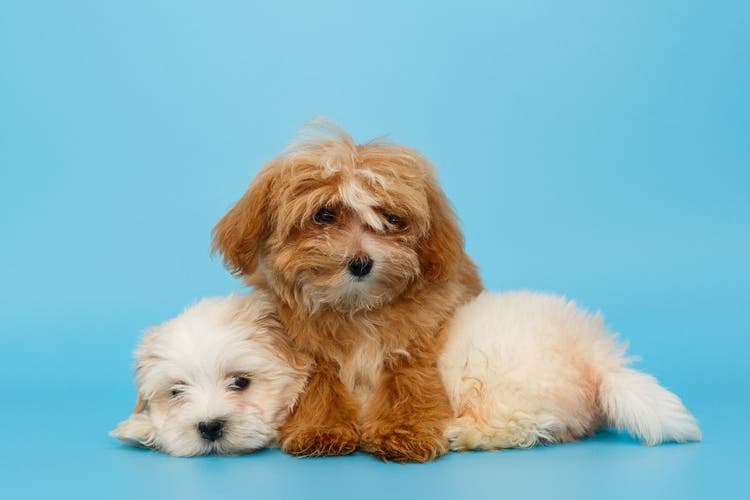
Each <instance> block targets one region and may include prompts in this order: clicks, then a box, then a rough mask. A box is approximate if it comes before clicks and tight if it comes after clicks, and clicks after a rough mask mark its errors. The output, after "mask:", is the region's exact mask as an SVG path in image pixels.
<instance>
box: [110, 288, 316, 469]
mask: <svg viewBox="0 0 750 500" xmlns="http://www.w3.org/2000/svg"><path fill="white" fill-rule="evenodd" d="M284 339H285V336H284V334H283V331H282V330H281V325H280V324H279V322H278V320H277V319H276V318H275V317H274V312H273V308H272V306H271V303H270V301H269V300H267V298H266V297H265V296H264V295H263V293H262V292H254V293H252V294H249V295H244V296H242V295H231V296H229V297H225V298H211V299H205V300H203V301H201V302H199V303H198V304H196V305H195V306H193V307H191V308H189V309H188V310H186V311H185V312H184V313H182V314H181V315H180V316H178V317H177V318H175V319H172V320H170V321H167V322H166V323H163V324H161V325H159V326H157V327H155V328H152V329H150V330H149V331H148V332H147V333H146V335H145V336H144V338H143V341H142V342H141V345H140V346H139V348H138V350H137V351H136V358H137V364H136V379H137V385H138V402H137V403H136V407H135V409H134V410H133V414H132V415H131V416H130V418H128V419H127V420H126V421H124V422H122V423H121V424H120V425H119V426H118V427H117V428H116V429H115V430H114V431H112V435H113V436H115V437H117V438H119V439H121V440H122V441H124V442H127V443H129V444H134V445H137V446H143V447H149V448H156V449H159V450H161V451H164V452H166V453H170V454H172V455H179V456H190V455H204V454H209V453H216V454H237V453H246V452H249V451H252V450H255V449H258V448H261V447H264V446H267V445H268V444H270V443H272V442H273V441H274V440H275V437H276V429H277V428H278V426H279V425H280V424H281V423H283V420H284V419H285V418H286V416H287V414H288V412H289V411H290V409H291V407H292V406H293V405H294V403H295V402H296V399H297V396H298V394H299V393H300V392H301V390H302V389H303V387H304V384H305V381H306V378H307V371H308V370H307V365H306V362H305V361H304V360H303V359H302V358H301V357H300V356H299V355H298V354H295V353H293V352H292V351H291V349H290V348H289V347H288V346H287V345H286V344H285V343H284V342H285V340H284Z"/></svg>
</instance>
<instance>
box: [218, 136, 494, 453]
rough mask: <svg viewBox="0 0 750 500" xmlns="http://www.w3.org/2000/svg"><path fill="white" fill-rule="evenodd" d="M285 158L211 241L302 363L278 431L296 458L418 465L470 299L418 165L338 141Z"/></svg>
mask: <svg viewBox="0 0 750 500" xmlns="http://www.w3.org/2000/svg"><path fill="white" fill-rule="evenodd" d="M333 135H334V136H333V137H331V136H321V137H316V138H312V139H309V140H303V141H300V142H298V143H296V144H294V145H293V146H292V147H291V148H290V149H289V150H288V151H287V152H285V153H284V154H282V155H281V156H280V157H279V158H277V159H275V160H273V161H272V162H271V163H269V164H268V165H267V166H266V167H264V169H263V170H262V171H261V172H260V173H259V174H258V176H257V177H256V179H255V180H254V181H253V183H252V185H251V186H250V189H249V190H248V192H247V193H246V194H245V195H244V196H243V197H242V199H240V201H239V202H238V203H237V204H236V206H235V207H234V208H232V209H231V210H230V211H229V212H228V213H227V214H226V215H225V216H224V218H222V220H221V221H220V222H219V223H218V224H217V226H216V228H215V230H214V247H215V248H216V249H217V250H219V251H220V252H221V253H222V254H223V256H224V259H225V262H226V263H227V265H228V267H229V268H230V269H232V270H233V271H234V272H236V273H237V274H239V275H241V276H242V277H243V278H244V279H245V281H246V283H248V284H250V285H253V286H254V287H256V288H257V289H260V290H265V291H268V292H270V293H271V294H273V296H274V301H275V305H276V307H277V309H278V312H279V315H280V317H281V319H282V322H283V323H284V326H285V328H286V330H287V333H288V335H289V338H290V339H291V340H292V343H293V344H294V346H295V348H296V349H297V350H299V351H300V352H301V353H304V354H306V355H309V356H310V357H312V358H313V359H314V361H315V366H316V368H315V370H314V372H313V374H312V375H311V378H310V380H309V382H308V386H307V389H306V390H305V392H304V393H303V394H302V396H301V397H300V399H299V402H298V404H297V406H296V408H295V410H294V412H293V413H292V415H291V416H290V418H289V419H288V420H287V422H286V423H285V424H284V426H283V427H282V428H281V429H280V441H281V445H282V448H283V449H284V450H285V451H287V452H290V453H293V454H296V455H306V456H310V455H329V454H345V453H351V452H352V451H354V450H355V449H356V448H357V447H358V446H362V447H363V448H365V449H366V450H368V451H371V452H373V453H375V454H377V455H379V456H381V457H382V458H384V459H388V460H398V461H425V460H429V459H432V458H435V457H436V456H439V455H440V454H442V453H444V452H445V451H446V450H447V444H448V443H447V441H446V440H445V437H444V430H445V426H446V425H447V422H448V420H449V419H450V415H451V409H450V404H449V401H448V399H447V395H446V394H445V389H444V387H443V385H442V382H441V379H440V376H439V373H438V370H437V358H438V355H439V352H440V349H441V347H442V343H443V340H444V330H445V325H446V323H447V321H448V320H449V318H451V317H452V315H453V313H454V311H455V310H456V308H457V307H459V306H460V305H461V304H463V303H465V302H467V301H468V300H470V299H471V298H473V297H474V296H476V295H477V294H478V293H479V292H480V291H481V288H482V286H481V282H480V279H479V276H478V274H477V270H476V267H475V266H474V264H473V262H471V260H470V259H469V257H468V256H467V255H466V254H465V252H464V249H463V239H462V235H461V232H460V230H459V228H458V224H457V222H456V218H455V215H454V213H453V211H452V210H451V208H450V205H449V203H448V201H447V199H446V197H445V195H444V194H443V192H442V191H441V189H440V188H439V186H438V184H437V181H436V179H435V176H434V173H433V170H432V167H431V166H430V164H429V162H427V160H426V159H424V158H423V157H422V156H421V155H419V154H418V153H417V152H415V151H413V150H410V149H407V148H404V147H401V146H397V145H392V144H386V143H378V142H375V143H368V144H364V145H357V144H355V143H354V142H353V141H352V140H351V138H349V137H348V136H347V135H346V134H344V133H343V132H341V131H340V130H337V129H334V130H333Z"/></svg>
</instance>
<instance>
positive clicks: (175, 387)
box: [169, 382, 185, 398]
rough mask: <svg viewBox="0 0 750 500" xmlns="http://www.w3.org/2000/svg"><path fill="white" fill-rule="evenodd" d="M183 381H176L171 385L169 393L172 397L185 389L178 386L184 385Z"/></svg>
mask: <svg viewBox="0 0 750 500" xmlns="http://www.w3.org/2000/svg"><path fill="white" fill-rule="evenodd" d="M184 385H185V382H177V383H175V385H173V386H172V389H171V390H170V391H169V393H170V394H171V395H172V397H173V398H176V397H177V396H179V395H180V394H182V393H183V392H185V389H183V388H181V387H180V386H184Z"/></svg>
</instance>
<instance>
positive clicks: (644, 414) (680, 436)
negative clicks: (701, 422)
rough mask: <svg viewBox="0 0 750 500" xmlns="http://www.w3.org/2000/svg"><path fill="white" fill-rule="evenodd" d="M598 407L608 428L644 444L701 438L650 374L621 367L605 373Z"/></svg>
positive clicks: (687, 416) (677, 401) (692, 422)
mask: <svg viewBox="0 0 750 500" xmlns="http://www.w3.org/2000/svg"><path fill="white" fill-rule="evenodd" d="M599 404H600V406H601V410H602V411H603V413H604V416H605V417H606V419H607V423H608V424H609V425H611V426H613V427H616V428H618V429H619V430H626V431H628V432H629V433H631V434H633V435H634V436H637V437H638V438H640V439H641V441H643V442H644V443H646V444H648V445H655V444H659V443H662V442H665V441H676V442H678V443H683V442H686V441H700V439H701V431H700V429H699V428H698V423H697V422H696V420H695V417H693V416H692V415H691V414H690V412H689V411H688V410H687V408H685V406H684V405H683V404H682V401H680V398H679V397H677V395H676V394H673V393H671V392H669V391H668V390H666V389H665V388H664V387H662V386H660V385H659V383H658V382H657V381H656V379H655V378H654V377H652V376H651V375H647V374H645V373H641V372H639V371H636V370H632V369H630V368H624V367H621V368H617V369H615V370H613V371H610V372H608V373H606V374H605V375H604V377H603V379H602V383H601V386H600V387H599Z"/></svg>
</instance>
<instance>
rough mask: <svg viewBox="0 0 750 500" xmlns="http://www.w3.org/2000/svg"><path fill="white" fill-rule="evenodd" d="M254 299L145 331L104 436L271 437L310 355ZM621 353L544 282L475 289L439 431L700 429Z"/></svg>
mask: <svg viewBox="0 0 750 500" xmlns="http://www.w3.org/2000/svg"><path fill="white" fill-rule="evenodd" d="M264 300H265V298H264V297H263V295H261V294H259V293H258V292H255V293H254V294H251V296H248V297H238V296H232V297H229V298H227V299H209V300H206V301H203V302H201V303H200V304H198V305H197V306H194V307H193V308H192V309H190V310H188V311H187V312H185V313H184V314H183V315H182V316H180V317H179V318H177V319H175V320H172V321H169V322H167V323H165V324H164V325H162V326H160V327H157V328H155V329H153V330H151V331H150V332H149V333H148V334H147V336H146V337H145V338H144V341H143V343H142V345H141V347H140V348H139V349H138V358H139V360H138V387H139V390H138V392H139V398H140V401H143V402H144V403H142V404H140V405H139V406H138V407H137V408H136V413H135V414H134V415H133V416H131V417H130V419H128V420H127V421H126V422H124V423H122V424H120V426H119V427H118V428H117V429H116V430H115V431H114V435H115V436H117V437H119V438H120V439H123V440H124V441H126V442H128V443H131V444H137V445H141V446H151V447H155V448H158V449H160V450H162V451H165V452H167V453H171V454H175V455H197V454H207V453H242V452H249V451H252V450H255V449H257V448H259V447H263V446H267V445H271V444H273V443H275V442H276V432H277V430H278V429H279V428H280V427H281V426H282V423H283V422H284V419H285V418H287V416H288V415H289V413H290V412H291V410H292V407H293V406H294V404H295V401H297V398H298V396H299V394H300V393H301V391H302V390H303V385H304V382H305V379H306V377H307V374H308V373H309V372H310V371H311V370H312V367H311V366H310V364H309V363H308V362H306V360H304V359H302V360H300V359H299V358H297V357H296V356H294V355H292V354H290V353H289V352H288V345H286V344H285V343H284V342H283V340H282V339H281V338H280V335H279V331H278V327H279V325H278V322H277V321H276V320H275V319H274V318H273V317H272V315H271V313H270V305H269V304H268V303H263V301H264ZM628 362H629V359H628V358H626V357H625V345H623V344H618V343H617V341H616V338H615V336H613V335H612V334H611V333H610V332H609V331H608V330H607V329H606V327H605V326H604V323H603V320H602V318H601V316H600V315H598V314H597V315H590V314H588V313H587V312H586V311H584V310H582V309H579V308H577V307H576V305H575V304H574V303H573V302H567V301H565V300H564V299H563V298H561V297H557V296H554V295H547V294H540V293H530V292H508V293H491V292H483V293H482V294H481V295H479V296H478V297H477V298H476V299H475V300H473V301H471V302H469V303H468V304H466V305H464V306H461V307H460V308H459V309H458V310H457V312H456V315H455V316H454V317H453V318H452V320H451V321H450V324H449V326H448V330H447V343H446V345H445V347H444V349H443V351H442V353H441V355H440V358H439V369H440V376H441V378H442V380H443V383H444V384H445V387H446V388H447V389H448V396H449V400H450V406H451V408H452V412H451V418H450V421H449V424H448V426H447V429H446V433H445V438H446V440H448V441H449V443H450V447H451V449H454V450H470V449H501V448H515V447H529V446H534V445H538V444H549V443H556V442H565V441H571V440H575V439H580V438H582V437H585V436H588V435H591V434H594V433H595V432H596V431H597V430H598V429H599V428H601V427H617V428H620V429H623V430H626V431H629V432H630V433H631V434H633V435H635V436H637V437H638V438H640V439H641V440H642V441H643V442H645V443H646V444H649V445H654V444H658V443H661V442H664V441H677V442H684V441H697V440H700V439H701V432H700V430H699V428H698V425H697V423H696V421H695V419H694V418H693V417H692V415H691V414H690V413H689V412H688V411H687V409H685V407H684V406H683V404H682V403H681V401H680V399H679V398H678V397H677V396H675V395H674V394H672V393H671V392H669V391H668V390H666V389H664V388H663V387H661V386H660V385H659V384H658V383H657V382H656V380H655V379H654V378H653V377H650V376H649V375H646V374H644V373H641V372H639V371H636V370H634V369H632V368H628V367H627V364H628ZM243 380H247V382H244V381H243Z"/></svg>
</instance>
